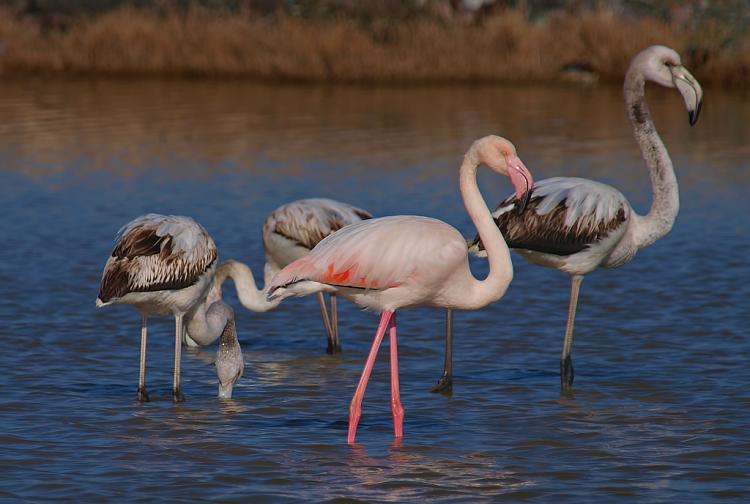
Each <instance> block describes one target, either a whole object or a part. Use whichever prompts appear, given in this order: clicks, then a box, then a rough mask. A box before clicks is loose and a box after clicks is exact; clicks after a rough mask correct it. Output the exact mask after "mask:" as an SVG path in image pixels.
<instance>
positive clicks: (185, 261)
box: [96, 214, 236, 402]
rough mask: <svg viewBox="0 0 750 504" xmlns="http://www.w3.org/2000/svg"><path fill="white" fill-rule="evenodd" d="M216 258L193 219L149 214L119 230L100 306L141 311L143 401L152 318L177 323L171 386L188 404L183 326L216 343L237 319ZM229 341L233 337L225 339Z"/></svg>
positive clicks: (98, 301)
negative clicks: (227, 299) (225, 296)
mask: <svg viewBox="0 0 750 504" xmlns="http://www.w3.org/2000/svg"><path fill="white" fill-rule="evenodd" d="M217 257H218V252H217V250H216V245H215V244H214V241H213V240H212V239H211V236H209V234H208V233H207V232H206V230H205V229H204V228H203V226H201V225H200V224H198V223H197V222H195V221H194V220H193V219H191V218H190V217H183V216H177V215H159V214H147V215H142V216H140V217H138V218H136V219H134V220H132V221H131V222H129V223H128V224H126V225H125V226H123V227H122V228H121V229H120V231H119V233H118V235H117V238H116V240H115V246H114V249H113V250H112V253H111V254H110V257H109V259H108V260H107V264H106V265H105V266H104V272H103V273H102V280H101V285H100V287H99V296H98V297H97V299H96V305H97V306H106V305H110V304H131V305H134V306H135V307H136V308H137V309H138V310H139V311H140V312H141V315H142V318H141V358H140V376H139V380H138V400H139V401H148V400H149V398H148V393H147V392H146V341H147V334H148V333H147V320H148V316H149V315H166V314H172V315H174V318H175V357H174V381H173V385H172V396H173V398H174V400H175V402H179V401H182V400H184V395H183V394H182V390H181V388H180V352H181V345H182V339H183V337H184V332H185V324H184V322H185V321H186V320H187V321H188V326H189V327H190V331H191V334H192V335H193V336H195V337H197V338H199V339H203V340H212V341H213V340H214V339H216V338H218V337H219V335H220V334H222V332H225V331H224V329H225V327H226V326H227V323H228V321H230V320H231V321H233V320H234V313H233V312H232V309H231V308H230V307H229V306H228V305H226V304H225V303H224V302H222V301H221V295H220V292H221V291H220V284H219V285H216V278H215V277H216V270H217V268H216V261H217ZM209 292H211V293H214V294H213V295H209ZM216 292H218V293H219V294H218V296H217V295H216V294H215V293H216ZM233 328H234V324H233V323H232V329H233ZM231 337H232V333H231V332H229V333H228V334H227V338H230V339H231ZM234 338H235V339H236V333H235V334H234Z"/></svg>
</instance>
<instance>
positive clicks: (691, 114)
mask: <svg viewBox="0 0 750 504" xmlns="http://www.w3.org/2000/svg"><path fill="white" fill-rule="evenodd" d="M702 105H703V102H698V106H697V107H695V110H689V111H688V119H689V120H690V126H695V123H697V122H698V116H699V115H700V113H701V106H702Z"/></svg>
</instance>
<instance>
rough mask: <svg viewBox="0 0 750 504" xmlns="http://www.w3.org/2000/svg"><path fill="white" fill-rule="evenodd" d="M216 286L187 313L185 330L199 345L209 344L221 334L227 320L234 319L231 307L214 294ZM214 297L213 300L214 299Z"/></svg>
mask: <svg viewBox="0 0 750 504" xmlns="http://www.w3.org/2000/svg"><path fill="white" fill-rule="evenodd" d="M215 290H216V287H215V286H214V287H213V288H212V292H211V293H209V295H208V297H207V298H206V299H205V300H204V301H203V302H202V303H199V304H198V305H196V306H195V307H194V308H193V309H192V310H191V311H190V313H189V314H188V317H187V318H188V323H187V332H188V335H189V336H190V338H191V339H192V340H193V341H195V342H196V343H197V344H199V345H200V346H205V345H210V344H211V343H213V342H214V341H215V340H216V338H218V337H219V336H221V335H222V333H223V332H224V329H225V328H226V326H227V323H228V322H229V321H234V312H233V311H232V308H231V307H230V306H229V305H228V304H226V303H225V302H224V301H222V300H221V296H218V299H217V296H216V295H215V292H214V291H215ZM214 299H215V300H214Z"/></svg>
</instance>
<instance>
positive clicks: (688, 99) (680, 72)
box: [669, 65, 703, 126]
mask: <svg viewBox="0 0 750 504" xmlns="http://www.w3.org/2000/svg"><path fill="white" fill-rule="evenodd" d="M669 70H670V72H672V83H673V84H674V85H675V87H676V88H677V90H678V91H679V92H680V94H681V95H682V99H683V100H685V106H686V107H687V110H688V119H689V120H690V126H693V125H694V124H695V123H696V122H698V116H699V115H700V113H701V104H702V103H703V89H701V85H700V84H699V83H698V81H697V80H696V79H695V77H693V76H692V75H691V74H690V72H688V71H687V69H686V68H685V67H684V66H682V65H678V66H673V67H670V69H669Z"/></svg>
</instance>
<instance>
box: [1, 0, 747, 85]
mask: <svg viewBox="0 0 750 504" xmlns="http://www.w3.org/2000/svg"><path fill="white" fill-rule="evenodd" d="M694 40H695V37H694V36H693V35H692V34H691V33H687V32H684V31H676V30H673V29H672V28H670V26H669V25H667V24H665V23H662V22H660V21H657V20H655V19H648V18H645V19H638V20H623V19H620V18H616V17H614V16H613V15H611V14H610V13H608V12H606V11H600V12H592V13H588V14H585V15H582V16H575V17H573V16H558V17H556V18H552V19H549V20H547V21H546V22H544V23H529V22H527V21H526V18H525V17H524V16H523V15H521V14H520V13H519V12H517V11H512V10H510V11H502V12H498V13H496V14H494V15H493V16H492V17H490V18H488V19H487V20H486V21H485V22H484V23H482V25H480V26H471V25H467V24H465V23H458V22H457V23H446V22H441V21H440V20H436V19H430V18H426V19H422V20H419V19H417V20H412V21H404V22H402V23H399V24H396V25H391V26H387V27H386V28H385V29H383V28H382V27H381V28H379V29H374V28H373V27H372V26H370V27H364V26H362V25H361V24H358V23H357V22H355V21H353V20H346V19H339V20H323V21H311V20H304V19H300V18H294V17H288V16H287V17H281V18H269V17H261V16H255V15H253V14H251V13H249V12H244V13H241V14H235V15H231V16H230V15H228V14H226V13H221V12H216V11H208V10H204V9H198V8H195V9H190V10H188V11H187V12H177V11H174V12H171V13H168V14H167V15H163V14H161V15H160V14H156V13H152V12H150V11H146V10H137V9H133V8H127V7H126V8H120V9H118V10H115V11H112V12H109V13H105V14H102V15H100V16H97V17H95V18H93V19H81V20H79V21H77V22H75V23H73V24H72V25H71V26H69V27H68V28H67V29H65V30H61V29H58V30H51V31H44V30H42V28H41V27H40V26H39V25H38V23H37V22H35V21H34V20H32V19H26V18H23V17H19V16H18V15H16V14H15V13H13V12H12V11H10V10H0V72H2V74H4V75H6V76H11V75H24V74H73V75H81V74H83V75H86V74H96V75H102V74H103V75H160V76H162V75H166V76H225V77H250V78H256V79H267V80H293V81H336V82H480V81H483V82H545V81H553V80H556V79H558V78H559V71H560V68H561V67H562V66H563V65H565V64H566V63H574V62H583V63H588V64H590V65H591V66H592V67H593V68H595V69H596V70H597V72H598V73H599V74H600V75H601V77H602V78H603V79H606V80H619V79H621V78H622V76H623V75H624V71H625V69H626V66H627V64H628V62H629V60H630V58H631V57H632V56H633V55H634V54H635V53H636V52H638V51H639V50H641V49H643V48H644V47H646V46H648V45H650V44H653V43H662V44H667V45H670V46H672V47H674V48H675V49H677V50H678V51H679V52H681V53H682V54H683V56H684V57H685V59H686V63H687V64H688V65H689V66H690V68H691V69H692V70H693V71H694V73H696V74H698V75H700V77H701V80H703V81H713V82H719V83H731V84H735V85H745V84H747V82H748V69H750V37H745V38H744V39H742V40H740V41H739V42H738V43H736V44H734V46H733V48H729V49H712V48H710V47H709V48H707V49H705V50H703V51H698V52H696V51H695V50H692V51H687V49H688V48H689V47H691V46H692V45H693V41H694ZM698 67H700V68H698ZM701 70H704V71H701Z"/></svg>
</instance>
